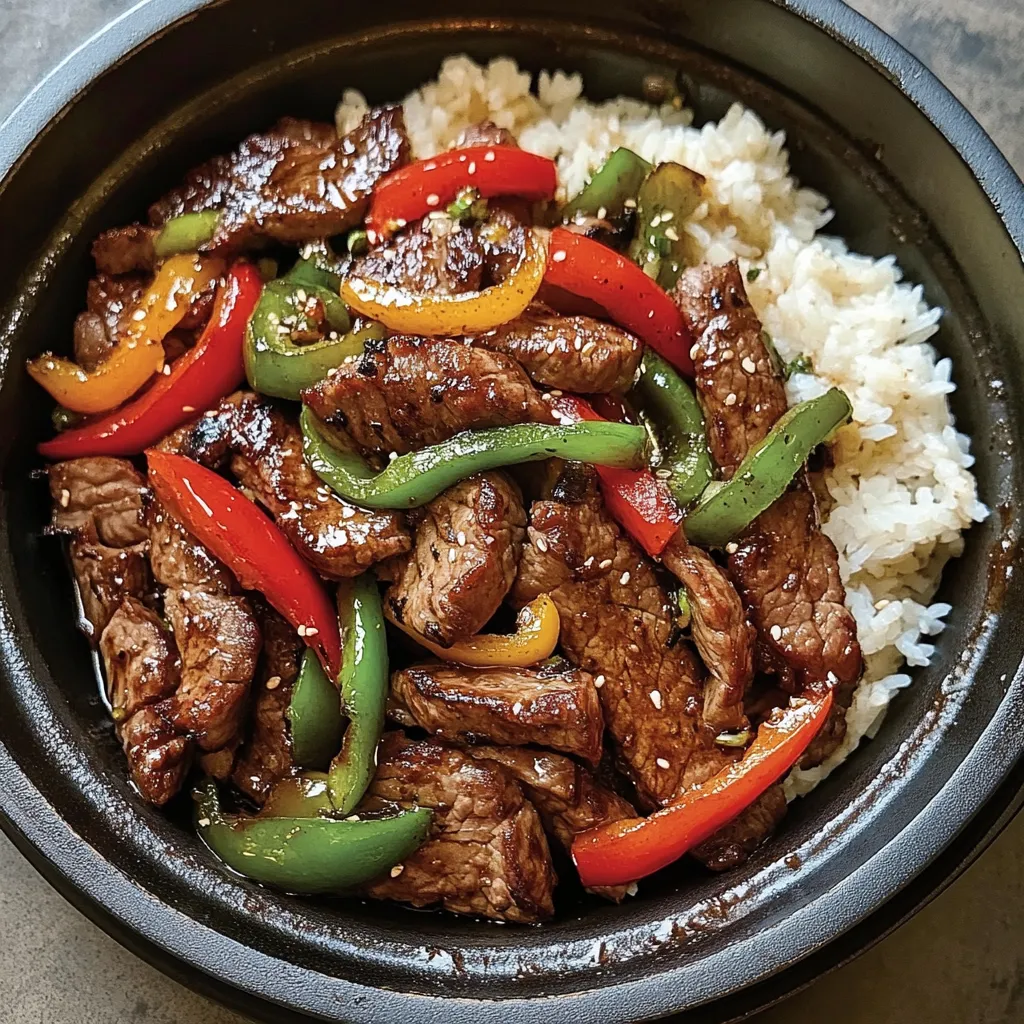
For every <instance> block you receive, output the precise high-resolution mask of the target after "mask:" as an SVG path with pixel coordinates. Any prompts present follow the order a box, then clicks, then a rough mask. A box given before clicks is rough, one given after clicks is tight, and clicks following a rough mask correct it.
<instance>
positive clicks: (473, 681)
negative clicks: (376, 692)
mask: <svg viewBox="0 0 1024 1024" xmlns="http://www.w3.org/2000/svg"><path fill="white" fill-rule="evenodd" d="M391 700H392V704H391V713H392V715H393V717H394V718H396V719H397V720H398V721H400V722H402V723H403V724H405V725H418V726H420V728H422V729H426V730H427V732H429V733H433V734H434V735H436V736H440V737H442V738H443V739H447V740H451V741H456V742H476V741H479V742H485V743H486V742H489V743H498V744H509V745H519V744H531V743H533V744H536V745H537V746H541V747H550V748H551V749H552V750H561V751H564V752H565V753H567V754H575V755H577V756H578V757H581V758H583V759H584V760H586V761H589V762H590V763H591V764H596V763H597V762H598V761H599V760H600V759H601V737H602V734H603V732H604V718H603V716H602V714H601V702H600V700H599V699H598V691H597V689H596V688H595V686H594V680H593V677H592V676H591V675H590V674H589V673H587V672H582V671H580V670H579V669H574V668H572V666H570V665H568V664H566V663H563V664H561V665H558V664H554V665H547V666H542V667H540V668H507V669H505V668H483V669H475V668H465V667H463V666H462V665H453V664H449V663H445V662H431V663H428V664H424V665H414V666H412V667H411V668H407V669H403V670H402V671H401V672H396V673H394V675H393V676H392V677H391Z"/></svg>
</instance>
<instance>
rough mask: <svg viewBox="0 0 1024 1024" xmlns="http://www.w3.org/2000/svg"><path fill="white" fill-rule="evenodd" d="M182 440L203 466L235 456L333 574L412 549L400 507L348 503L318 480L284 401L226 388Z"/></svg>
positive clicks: (291, 532) (317, 564)
mask: <svg viewBox="0 0 1024 1024" xmlns="http://www.w3.org/2000/svg"><path fill="white" fill-rule="evenodd" d="M177 443H178V444H179V445H180V449H181V452H182V454H185V455H188V456H189V457H190V458H193V459H195V460H196V461H198V462H201V463H203V464H204V465H206V466H220V465H222V464H224V463H226V462H228V460H230V466H231V471H232V472H233V473H234V475H235V476H236V477H237V478H238V480H239V482H240V483H241V484H242V486H243V487H246V488H248V489H249V490H250V491H252V492H253V493H254V494H255V495H256V497H257V499H258V500H259V501H260V502H261V503H262V504H263V505H265V506H266V507H267V508H268V509H269V510H270V512H271V513H272V514H273V515H274V518H275V519H276V520H277V524H278V526H280V527H281V529H282V530H283V531H284V533H285V535H286V536H287V537H288V539H289V540H290V541H291V542H292V544H293V545H294V546H295V548H296V550H298V551H299V553H300V554H302V555H303V557H305V558H306V560H307V561H308V562H309V563H310V564H311V565H312V566H313V567H314V568H315V569H316V570H317V572H319V573H321V575H323V576H326V577H328V578H329V579H342V578H346V577H350V576H358V575H359V574H360V573H362V572H364V571H365V570H366V569H368V568H369V567H370V566H371V565H373V564H374V563H375V562H378V561H380V560H382V559H385V558H390V557H392V556H393V555H398V554H402V553H403V552H405V551H408V550H409V547H410V545H411V541H410V539H409V534H408V532H407V531H406V528H405V524H404V521H403V517H402V514H401V513H400V512H390V511H387V510H373V509H364V508H358V507H357V506H355V505H350V504H349V503H348V502H346V501H343V500H342V499H341V498H339V497H338V496H337V495H336V494H335V493H334V492H333V491H331V490H330V488H328V487H327V485H326V484H323V483H321V482H320V480H319V478H318V477H317V476H316V475H315V474H314V473H313V471H312V470H311V469H310V468H309V465H308V463H307V462H306V460H305V459H304V458H303V455H302V434H301V432H300V431H299V428H298V425H297V424H296V423H295V421H294V420H293V419H292V417H291V416H289V415H288V414H287V413H286V412H285V411H284V409H283V408H282V407H281V406H280V405H278V404H276V403H274V402H271V401H270V400H268V399H266V398H264V397H262V396H260V395H256V394H254V393H253V392H251V391H238V392H236V393H235V394H233V395H229V396H228V397H227V398H225V399H224V400H223V401H222V402H221V403H220V405H219V406H218V407H217V408H216V409H215V410H213V411H212V412H210V413H207V414H206V415H205V416H203V417H201V418H200V419H199V420H197V421H196V423H195V425H194V426H193V427H192V428H191V429H189V430H187V431H184V432H182V434H181V436H180V437H179V438H178V442H177Z"/></svg>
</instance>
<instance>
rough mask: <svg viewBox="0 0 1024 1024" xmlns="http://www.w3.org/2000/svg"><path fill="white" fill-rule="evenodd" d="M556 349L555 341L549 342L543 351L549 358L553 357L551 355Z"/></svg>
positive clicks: (556, 343)
mask: <svg viewBox="0 0 1024 1024" xmlns="http://www.w3.org/2000/svg"><path fill="white" fill-rule="evenodd" d="M557 347H558V342H555V341H549V342H548V346H547V348H546V349H545V351H546V352H547V354H548V355H549V356H553V355H554V354H555V349H556V348H557ZM548 397H550V396H548Z"/></svg>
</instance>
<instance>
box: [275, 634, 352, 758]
mask: <svg viewBox="0 0 1024 1024" xmlns="http://www.w3.org/2000/svg"><path fill="white" fill-rule="evenodd" d="M288 721H289V723H290V725H291V737H292V760H293V761H294V762H295V764H296V765H298V767H299V768H314V769H319V768H326V767H327V766H328V765H329V764H330V763H331V758H332V757H334V755H335V754H336V753H337V752H338V748H339V747H340V746H341V734H342V717H341V701H340V700H339V697H338V688H337V687H336V686H335V685H334V683H332V682H331V681H330V679H328V678H327V675H326V674H325V673H324V670H323V668H322V667H321V666H320V659H319V658H318V657H317V656H316V655H315V654H314V653H313V651H312V650H311V649H309V648H307V649H306V652H305V653H304V654H303V656H302V666H301V667H300V669H299V676H298V678H297V679H296V680H295V685H294V686H293V687H292V696H291V701H290V702H289V705H288Z"/></svg>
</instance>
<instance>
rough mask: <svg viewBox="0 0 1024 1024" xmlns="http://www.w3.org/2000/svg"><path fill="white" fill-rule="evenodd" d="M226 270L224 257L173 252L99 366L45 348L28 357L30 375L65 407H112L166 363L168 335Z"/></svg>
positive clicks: (91, 410) (88, 409) (92, 409)
mask: <svg viewBox="0 0 1024 1024" xmlns="http://www.w3.org/2000/svg"><path fill="white" fill-rule="evenodd" d="M223 273H224V263H223V261H222V260H219V259H207V258H202V259H200V258H199V257H197V256H196V255H195V254H188V255H180V256H172V257H171V258H170V259H168V260H166V261H165V262H164V263H163V265H162V266H161V267H160V269H159V270H158V271H157V274H156V277H155V278H154V279H153V283H152V284H151V285H150V286H149V288H148V289H146V291H145V293H144V294H143V296H142V298H141V299H140V300H139V302H138V304H137V306H136V307H135V310H134V311H133V312H132V315H131V319H130V320H129V321H128V328H127V330H126V331H125V333H124V335H123V336H122V337H121V338H119V339H118V342H117V345H116V346H115V347H114V349H113V351H112V352H111V353H110V355H109V356H108V357H107V358H106V359H105V360H104V361H103V362H102V363H100V365H99V366H97V367H96V369H95V370H91V371H86V370H83V369H82V368H81V367H80V366H79V365H78V364H77V363H75V362H72V361H71V360H70V359H62V358H61V357H59V356H55V355H54V354H53V353H52V352H44V353H43V355H41V356H38V357H37V358H35V359H31V360H29V362H28V372H29V375H30V376H31V377H32V379H33V380H34V381H35V382H36V383H37V384H40V385H42V386H43V387H44V388H46V390H47V391H49V393H50V394H51V395H52V396H53V397H54V398H55V399H56V400H57V401H58V402H59V403H60V404H61V405H63V406H64V407H65V408H66V409H71V410H73V411H74V412H81V413H97V412H106V411H107V410H109V409H113V408H114V407H115V406H118V405H120V404H121V403H122V402H124V401H126V400H127V399H129V398H131V396H132V395H134V394H135V392H136V391H138V390H139V388H141V387H142V385H143V384H145V383H146V381H148V380H149V379H150V377H152V376H153V374H154V373H159V372H160V371H161V370H162V369H163V365H164V349H163V344H162V342H163V339H164V338H165V337H166V335H167V334H168V333H170V331H172V330H173V329H174V328H175V327H177V325H178V323H179V322H180V321H181V319H182V318H183V317H184V316H185V314H186V313H187V312H188V309H189V306H190V305H191V304H192V300H193V299H195V298H196V296H198V295H199V294H201V293H202V292H204V291H205V290H206V289H207V288H209V287H210V286H211V285H212V284H213V283H214V282H215V281H216V280H217V278H218V277H220V276H221V274H223Z"/></svg>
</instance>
